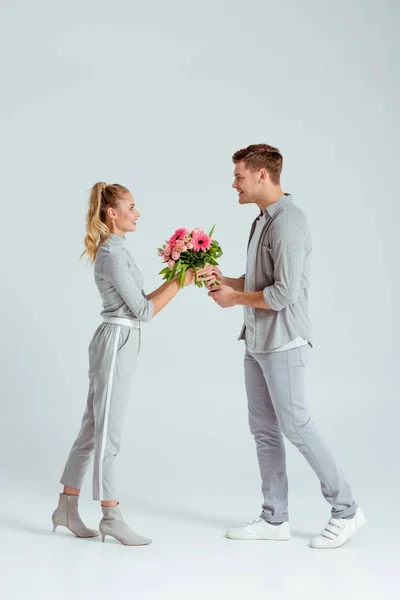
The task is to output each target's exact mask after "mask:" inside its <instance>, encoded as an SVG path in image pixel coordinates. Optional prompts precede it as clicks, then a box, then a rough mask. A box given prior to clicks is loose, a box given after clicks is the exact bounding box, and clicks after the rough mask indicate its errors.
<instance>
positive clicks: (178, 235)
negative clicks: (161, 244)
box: [169, 227, 188, 245]
mask: <svg viewBox="0 0 400 600" xmlns="http://www.w3.org/2000/svg"><path fill="white" fill-rule="evenodd" d="M187 233H188V230H187V229H185V228H184V227H181V228H180V229H177V230H176V231H175V233H174V234H173V235H172V236H171V239H170V240H169V243H170V244H171V245H172V244H175V242H177V241H178V240H184V239H185V237H186V236H187Z"/></svg>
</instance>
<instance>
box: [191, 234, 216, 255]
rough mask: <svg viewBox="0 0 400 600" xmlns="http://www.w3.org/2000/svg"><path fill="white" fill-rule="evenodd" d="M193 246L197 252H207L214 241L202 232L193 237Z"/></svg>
mask: <svg viewBox="0 0 400 600" xmlns="http://www.w3.org/2000/svg"><path fill="white" fill-rule="evenodd" d="M192 244H193V249H194V250H195V251H196V252H206V251H207V250H208V249H209V248H211V244H212V239H211V238H210V236H209V235H207V234H206V233H204V231H202V230H200V231H198V232H196V233H194V235H193V236H192Z"/></svg>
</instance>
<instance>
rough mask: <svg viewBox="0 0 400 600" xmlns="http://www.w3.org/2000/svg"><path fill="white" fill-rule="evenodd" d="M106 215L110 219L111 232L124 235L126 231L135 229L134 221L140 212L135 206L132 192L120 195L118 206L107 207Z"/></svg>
mask: <svg viewBox="0 0 400 600" xmlns="http://www.w3.org/2000/svg"><path fill="white" fill-rule="evenodd" d="M108 215H109V218H110V219H111V228H110V229H111V232H112V233H116V234H118V235H124V234H125V233H126V232H127V231H136V222H137V220H138V218H139V217H140V212H139V211H138V209H137V208H136V202H135V199H134V198H133V196H132V194H126V195H125V196H122V198H121V199H120V201H119V205H118V208H116V209H113V208H109V209H108Z"/></svg>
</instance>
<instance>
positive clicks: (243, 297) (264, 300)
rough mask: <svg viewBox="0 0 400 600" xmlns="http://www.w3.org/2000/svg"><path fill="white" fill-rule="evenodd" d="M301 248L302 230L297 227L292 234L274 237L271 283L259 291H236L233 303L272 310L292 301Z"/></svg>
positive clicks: (300, 265)
mask: <svg viewBox="0 0 400 600" xmlns="http://www.w3.org/2000/svg"><path fill="white" fill-rule="evenodd" d="M265 251H266V252H268V251H269V250H267V249H266V250H265ZM305 252H306V247H305V240H304V232H303V231H302V230H300V229H299V230H298V231H296V235H293V234H292V235H291V236H290V237H289V236H288V237H286V238H284V239H280V240H278V241H277V242H276V244H275V245H274V248H273V249H272V259H273V262H274V283H273V284H272V285H269V286H267V287H266V288H264V289H263V290H262V291H259V292H243V293H242V294H239V295H236V297H235V301H236V303H237V304H241V305H243V306H252V307H254V308H264V309H266V310H275V311H280V310H283V309H284V308H286V306H289V305H290V304H293V303H294V302H295V301H296V300H297V298H298V295H299V293H300V284H301V275H302V272H303V264H304V258H305Z"/></svg>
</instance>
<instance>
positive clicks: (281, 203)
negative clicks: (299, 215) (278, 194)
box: [261, 194, 292, 217]
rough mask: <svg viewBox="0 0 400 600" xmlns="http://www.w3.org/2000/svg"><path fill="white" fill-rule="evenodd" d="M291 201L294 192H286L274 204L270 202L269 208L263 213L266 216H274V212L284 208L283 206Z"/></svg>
mask: <svg viewBox="0 0 400 600" xmlns="http://www.w3.org/2000/svg"><path fill="white" fill-rule="evenodd" d="M290 202H292V194H284V195H283V196H282V198H279V200H277V201H276V202H273V204H270V205H269V206H267V208H266V209H265V210H264V212H263V213H261V214H264V215H265V216H268V215H269V216H270V217H273V216H274V214H275V213H276V212H277V211H278V210H279V209H280V208H282V206H285V205H286V204H289V203H290Z"/></svg>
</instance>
